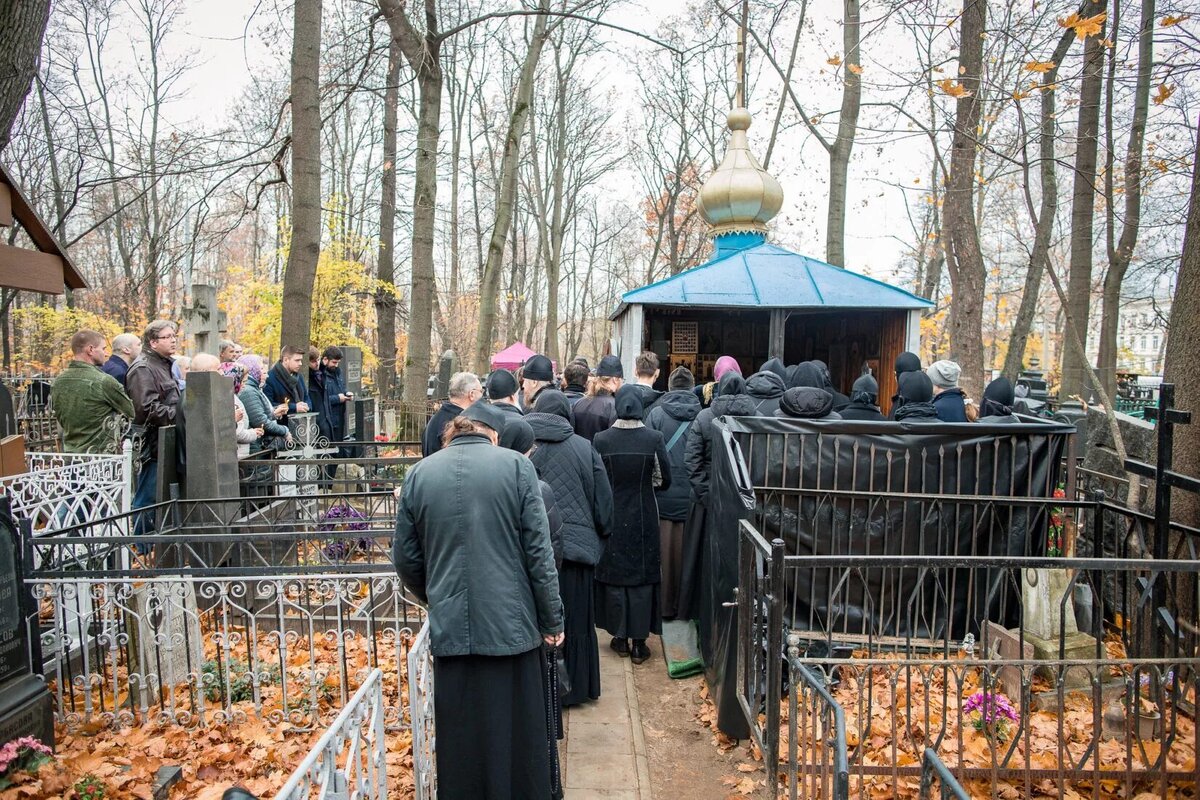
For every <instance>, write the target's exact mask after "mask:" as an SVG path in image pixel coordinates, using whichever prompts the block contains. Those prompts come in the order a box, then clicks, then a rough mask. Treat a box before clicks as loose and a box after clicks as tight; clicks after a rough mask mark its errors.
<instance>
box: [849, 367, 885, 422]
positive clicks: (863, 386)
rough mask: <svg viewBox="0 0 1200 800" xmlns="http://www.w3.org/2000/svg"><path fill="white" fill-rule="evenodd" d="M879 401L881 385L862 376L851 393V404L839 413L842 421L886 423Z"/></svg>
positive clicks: (870, 377) (871, 378) (870, 378)
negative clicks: (877, 402)
mask: <svg viewBox="0 0 1200 800" xmlns="http://www.w3.org/2000/svg"><path fill="white" fill-rule="evenodd" d="M878 399H879V383H878V382H877V381H876V380H875V378H873V377H872V376H870V375H860V376H859V377H858V380H856V381H855V382H854V389H853V390H852V391H851V392H850V404H849V405H847V406H845V407H844V408H843V409H842V410H841V411H839V412H838V413H839V414H841V415H842V419H852V420H856V421H858V422H884V421H886V418H885V417H884V416H883V412H882V411H880V410H879V406H878V405H877V404H876V401H877V400H878Z"/></svg>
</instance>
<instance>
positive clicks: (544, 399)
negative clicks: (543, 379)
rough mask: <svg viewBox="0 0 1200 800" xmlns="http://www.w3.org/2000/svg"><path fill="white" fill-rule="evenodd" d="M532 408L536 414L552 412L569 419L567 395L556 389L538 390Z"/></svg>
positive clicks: (569, 409) (569, 404) (569, 411)
mask: <svg viewBox="0 0 1200 800" xmlns="http://www.w3.org/2000/svg"><path fill="white" fill-rule="evenodd" d="M533 410H534V412H536V413H538V414H554V415H556V416H559V417H562V418H563V419H565V420H567V421H568V422H570V421H571V403H570V401H568V400H567V396H566V395H565V394H563V393H562V392H560V391H558V390H557V389H542V391H540V392H538V395H537V400H535V401H534V403H533Z"/></svg>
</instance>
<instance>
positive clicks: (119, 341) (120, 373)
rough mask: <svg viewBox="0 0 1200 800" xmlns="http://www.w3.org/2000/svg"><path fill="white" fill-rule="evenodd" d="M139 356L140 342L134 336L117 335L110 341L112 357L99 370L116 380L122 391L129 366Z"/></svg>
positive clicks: (128, 334) (131, 334) (130, 334)
mask: <svg viewBox="0 0 1200 800" xmlns="http://www.w3.org/2000/svg"><path fill="white" fill-rule="evenodd" d="M141 354H142V340H141V339H139V338H138V337H137V335H136V334H133V333H122V334H119V335H117V336H116V337H114V338H113V340H112V355H111V356H109V357H108V361H105V362H104V365H103V366H102V367H100V369H101V370H102V371H103V372H106V373H107V374H109V375H111V376H113V377H114V378H116V379H117V383H119V384H121V388H122V389H124V388H125V375H126V374H127V373H128V372H129V365H130V364H132V363H133V362H134V359H136V358H137V357H138V356H139V355H141Z"/></svg>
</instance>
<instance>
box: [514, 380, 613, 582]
mask: <svg viewBox="0 0 1200 800" xmlns="http://www.w3.org/2000/svg"><path fill="white" fill-rule="evenodd" d="M569 414H570V404H569V403H568V402H567V398H566V397H564V396H563V394H562V392H558V391H544V392H541V393H540V395H539V397H538V403H537V405H535V406H534V408H533V411H531V412H530V413H529V414H526V415H525V421H526V422H528V423H529V427H531V428H533V436H534V440H535V441H536V442H537V448H536V449H535V450H534V451H533V455H531V456H530V459H531V460H532V461H533V465H534V466H535V467H537V471H538V475H539V476H540V477H541V479H542V480H544V481H545V482H546V483H548V484H550V488H552V489H553V490H554V501H555V504H556V505H557V506H558V512H559V514H561V515H562V522H563V558H564V559H565V560H567V561H576V562H579V563H581V564H589V565H594V564H596V563H597V562H599V561H600V556H601V554H603V552H604V539H605V537H607V536H608V534H609V531H610V529H611V526H612V514H613V498H612V486H611V485H610V484H609V482H608V473H607V472H606V471H605V469H604V462H602V461H601V460H600V456H599V454H598V453H597V452H596V450H595V448H593V447H592V445H591V443H590V442H588V440H587V439H584V438H583V437H582V436H579V435H577V434H576V433H575V432H574V431H573V430H571V423H569V422H567V417H568V415H569Z"/></svg>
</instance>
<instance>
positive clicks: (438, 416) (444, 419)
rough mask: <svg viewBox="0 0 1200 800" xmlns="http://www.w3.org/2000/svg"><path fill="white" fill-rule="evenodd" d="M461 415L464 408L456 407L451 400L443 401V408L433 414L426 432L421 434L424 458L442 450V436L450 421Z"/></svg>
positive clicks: (426, 426)
mask: <svg viewBox="0 0 1200 800" xmlns="http://www.w3.org/2000/svg"><path fill="white" fill-rule="evenodd" d="M461 413H462V406H459V405H455V404H454V403H452V402H450V401H449V400H445V401H443V402H442V405H441V408H439V409H438V410H437V411H435V412H433V416H432V417H430V418H429V422H428V424H426V425H425V432H424V433H422V434H421V456H422V457H424V458H429V457H430V456H431V455H433V454H434V453H436V452H437V451H438V450H441V449H442V434H443V433H444V432H445V431H446V426H447V425H448V424H450V420H452V419H454V418H455V417H457V416H458V415H459V414H461Z"/></svg>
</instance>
